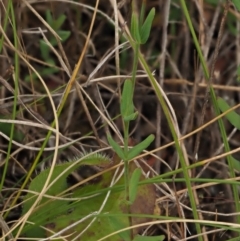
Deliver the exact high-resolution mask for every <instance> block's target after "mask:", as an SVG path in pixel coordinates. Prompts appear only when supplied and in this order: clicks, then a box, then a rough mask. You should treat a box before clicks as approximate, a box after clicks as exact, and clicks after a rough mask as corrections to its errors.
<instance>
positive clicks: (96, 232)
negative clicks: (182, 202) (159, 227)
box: [15, 153, 163, 241]
mask: <svg viewBox="0 0 240 241" xmlns="http://www.w3.org/2000/svg"><path fill="white" fill-rule="evenodd" d="M114 160H115V161H112V160H111V159H109V158H108V157H107V156H104V155H102V154H98V153H97V154H96V153H95V154H94V153H90V154H86V153H85V154H84V155H83V156H82V157H80V158H76V159H74V160H72V161H69V162H66V163H62V164H58V165H56V166H55V167H54V172H53V174H52V176H51V179H50V182H51V183H50V185H49V186H48V188H47V190H46V191H45V196H43V197H42V199H41V201H40V202H39V203H38V205H37V207H36V209H34V210H33V211H32V213H31V215H30V217H29V218H28V221H30V223H29V224H26V225H25V226H24V228H23V230H22V231H21V236H27V237H31V238H45V237H50V236H52V235H54V233H57V232H58V231H60V230H62V233H61V234H58V235H56V236H57V237H59V238H60V236H67V234H68V235H69V236H67V238H66V239H67V240H73V239H75V238H77V236H78V235H79V234H80V233H81V232H82V231H83V230H85V228H86V227H88V225H90V224H91V226H89V228H88V229H86V230H85V232H84V233H82V235H81V240H92V241H94V240H98V239H100V238H102V237H104V236H106V235H109V234H111V233H113V232H115V231H117V230H120V229H122V228H126V227H129V223H128V217H127V216H126V215H124V213H125V210H126V205H127V204H125V202H124V199H125V194H124V193H125V192H124V188H123V184H124V179H123V178H120V179H119V180H118V182H117V183H116V184H115V185H114V186H112V185H111V182H112V179H113V178H114V175H115V171H114V170H111V171H107V168H108V167H111V166H113V165H114V164H117V163H116V162H118V161H119V160H117V159H116V158H114ZM96 165H97V166H98V167H101V168H102V169H103V170H106V171H105V172H103V173H102V175H101V179H100V181H95V182H94V183H92V184H91V185H90V184H87V185H84V186H81V187H78V188H74V189H72V190H71V191H70V190H68V183H67V176H68V175H69V174H70V173H72V172H73V171H74V170H77V169H78V168H79V167H83V168H84V167H86V166H96ZM120 172H121V170H119V171H118V174H120ZM49 173H50V168H48V169H46V170H44V171H43V172H41V173H40V174H39V175H38V176H37V177H36V178H34V179H33V181H32V182H31V184H30V186H29V193H28V194H27V195H26V196H25V197H24V202H23V211H22V214H23V215H24V214H26V213H27V212H28V211H29V210H30V209H31V207H32V206H33V204H34V203H35V201H36V200H37V196H38V195H39V193H40V192H41V191H42V190H43V186H44V184H45V182H46V179H47V177H48V175H49ZM130 173H131V174H132V177H133V178H132V182H135V183H138V182H137V181H138V180H139V179H141V180H144V177H143V176H142V174H141V172H139V169H138V168H137V167H136V166H135V164H134V163H132V164H131V165H130ZM135 178H136V180H134V179H135ZM106 187H108V188H107V189H106ZM131 189H132V191H133V193H134V194H135V197H136V200H135V201H134V202H133V203H132V204H133V205H132V206H131V208H132V211H133V212H134V213H141V212H142V211H143V210H144V211H145V214H146V213H149V214H153V209H154V204H155V195H156V194H155V188H154V186H153V185H152V184H148V185H142V186H140V187H138V192H137V193H136V191H135V189H136V187H134V185H133V184H132V185H131ZM138 199H139V200H140V202H139V201H138ZM104 200H106V202H104ZM144 200H145V202H143V201H144ZM103 203H105V205H103V206H102V204H103ZM116 216H117V218H116ZM79 220H82V222H78V221H79ZM132 220H133V222H134V224H137V223H141V222H144V221H146V220H148V219H146V218H144V217H142V218H141V217H137V218H136V219H135V218H133V219H132ZM73 223H76V225H74V226H72V227H69V225H70V224H73ZM67 227H69V228H68V229H66V228H67ZM64 229H65V230H64ZM16 231H17V230H15V232H16ZM136 231H137V230H135V233H136ZM52 238H53V237H52ZM142 238H143V239H142V240H146V241H147V240H163V236H158V237H155V239H147V237H142ZM151 238H152V237H151ZM111 240H114V241H120V240H126V241H128V240H131V239H130V234H129V231H124V232H121V233H119V234H118V235H114V236H112V237H111ZM134 240H139V236H138V235H135V236H134Z"/></svg>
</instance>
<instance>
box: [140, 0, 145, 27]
mask: <svg viewBox="0 0 240 241" xmlns="http://www.w3.org/2000/svg"><path fill="white" fill-rule="evenodd" d="M145 11H146V2H145V1H143V2H142V6H141V12H140V19H139V25H140V26H142V25H143V21H144V17H145Z"/></svg>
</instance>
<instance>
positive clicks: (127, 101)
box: [121, 79, 134, 119]
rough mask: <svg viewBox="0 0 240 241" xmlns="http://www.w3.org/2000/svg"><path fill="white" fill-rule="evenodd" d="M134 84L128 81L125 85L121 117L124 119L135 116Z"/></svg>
mask: <svg viewBox="0 0 240 241" xmlns="http://www.w3.org/2000/svg"><path fill="white" fill-rule="evenodd" d="M132 96H133V83H132V81H131V80H130V79H126V80H125V82H124V85H123V91H122V97H121V115H122V117H123V119H124V118H125V117H128V116H130V115H132V114H133V111H134V105H133V100H132V98H133V97H132Z"/></svg>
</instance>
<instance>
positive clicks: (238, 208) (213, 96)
mask: <svg viewBox="0 0 240 241" xmlns="http://www.w3.org/2000/svg"><path fill="white" fill-rule="evenodd" d="M181 5H182V9H183V12H184V14H185V17H186V20H187V23H188V26H189V29H190V32H191V34H192V37H193V41H194V44H195V47H196V49H197V52H198V56H199V59H200V62H201V64H202V67H203V71H204V75H205V77H206V79H207V80H208V81H209V79H210V74H209V72H208V68H207V63H206V61H205V59H204V56H203V54H202V51H201V48H200V45H199V42H198V39H197V36H196V33H195V31H194V28H193V25H192V21H191V18H190V16H189V13H188V9H187V6H186V3H185V0H181ZM210 97H211V100H212V103H213V108H214V111H215V114H216V115H217V116H218V115H220V114H221V113H220V110H219V107H218V104H217V98H216V94H215V92H214V89H213V87H212V85H211V82H210ZM218 125H219V129H220V133H221V136H222V140H223V143H224V148H225V152H230V147H229V143H228V140H227V134H226V130H225V127H224V123H223V120H222V119H219V120H218ZM227 161H228V166H229V171H230V176H231V177H232V178H234V177H235V172H234V166H233V162H232V157H231V156H230V155H229V156H227ZM232 190H233V196H234V201H235V205H236V211H237V212H238V213H239V212H240V204H239V195H238V189H237V187H236V186H235V185H234V186H232ZM237 222H238V223H240V215H237Z"/></svg>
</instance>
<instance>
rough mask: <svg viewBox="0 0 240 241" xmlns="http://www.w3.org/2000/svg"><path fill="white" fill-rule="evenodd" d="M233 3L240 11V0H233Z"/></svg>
mask: <svg viewBox="0 0 240 241" xmlns="http://www.w3.org/2000/svg"><path fill="white" fill-rule="evenodd" d="M232 2H233V4H234V5H235V7H236V9H237V10H238V11H240V1H239V0H232Z"/></svg>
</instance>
